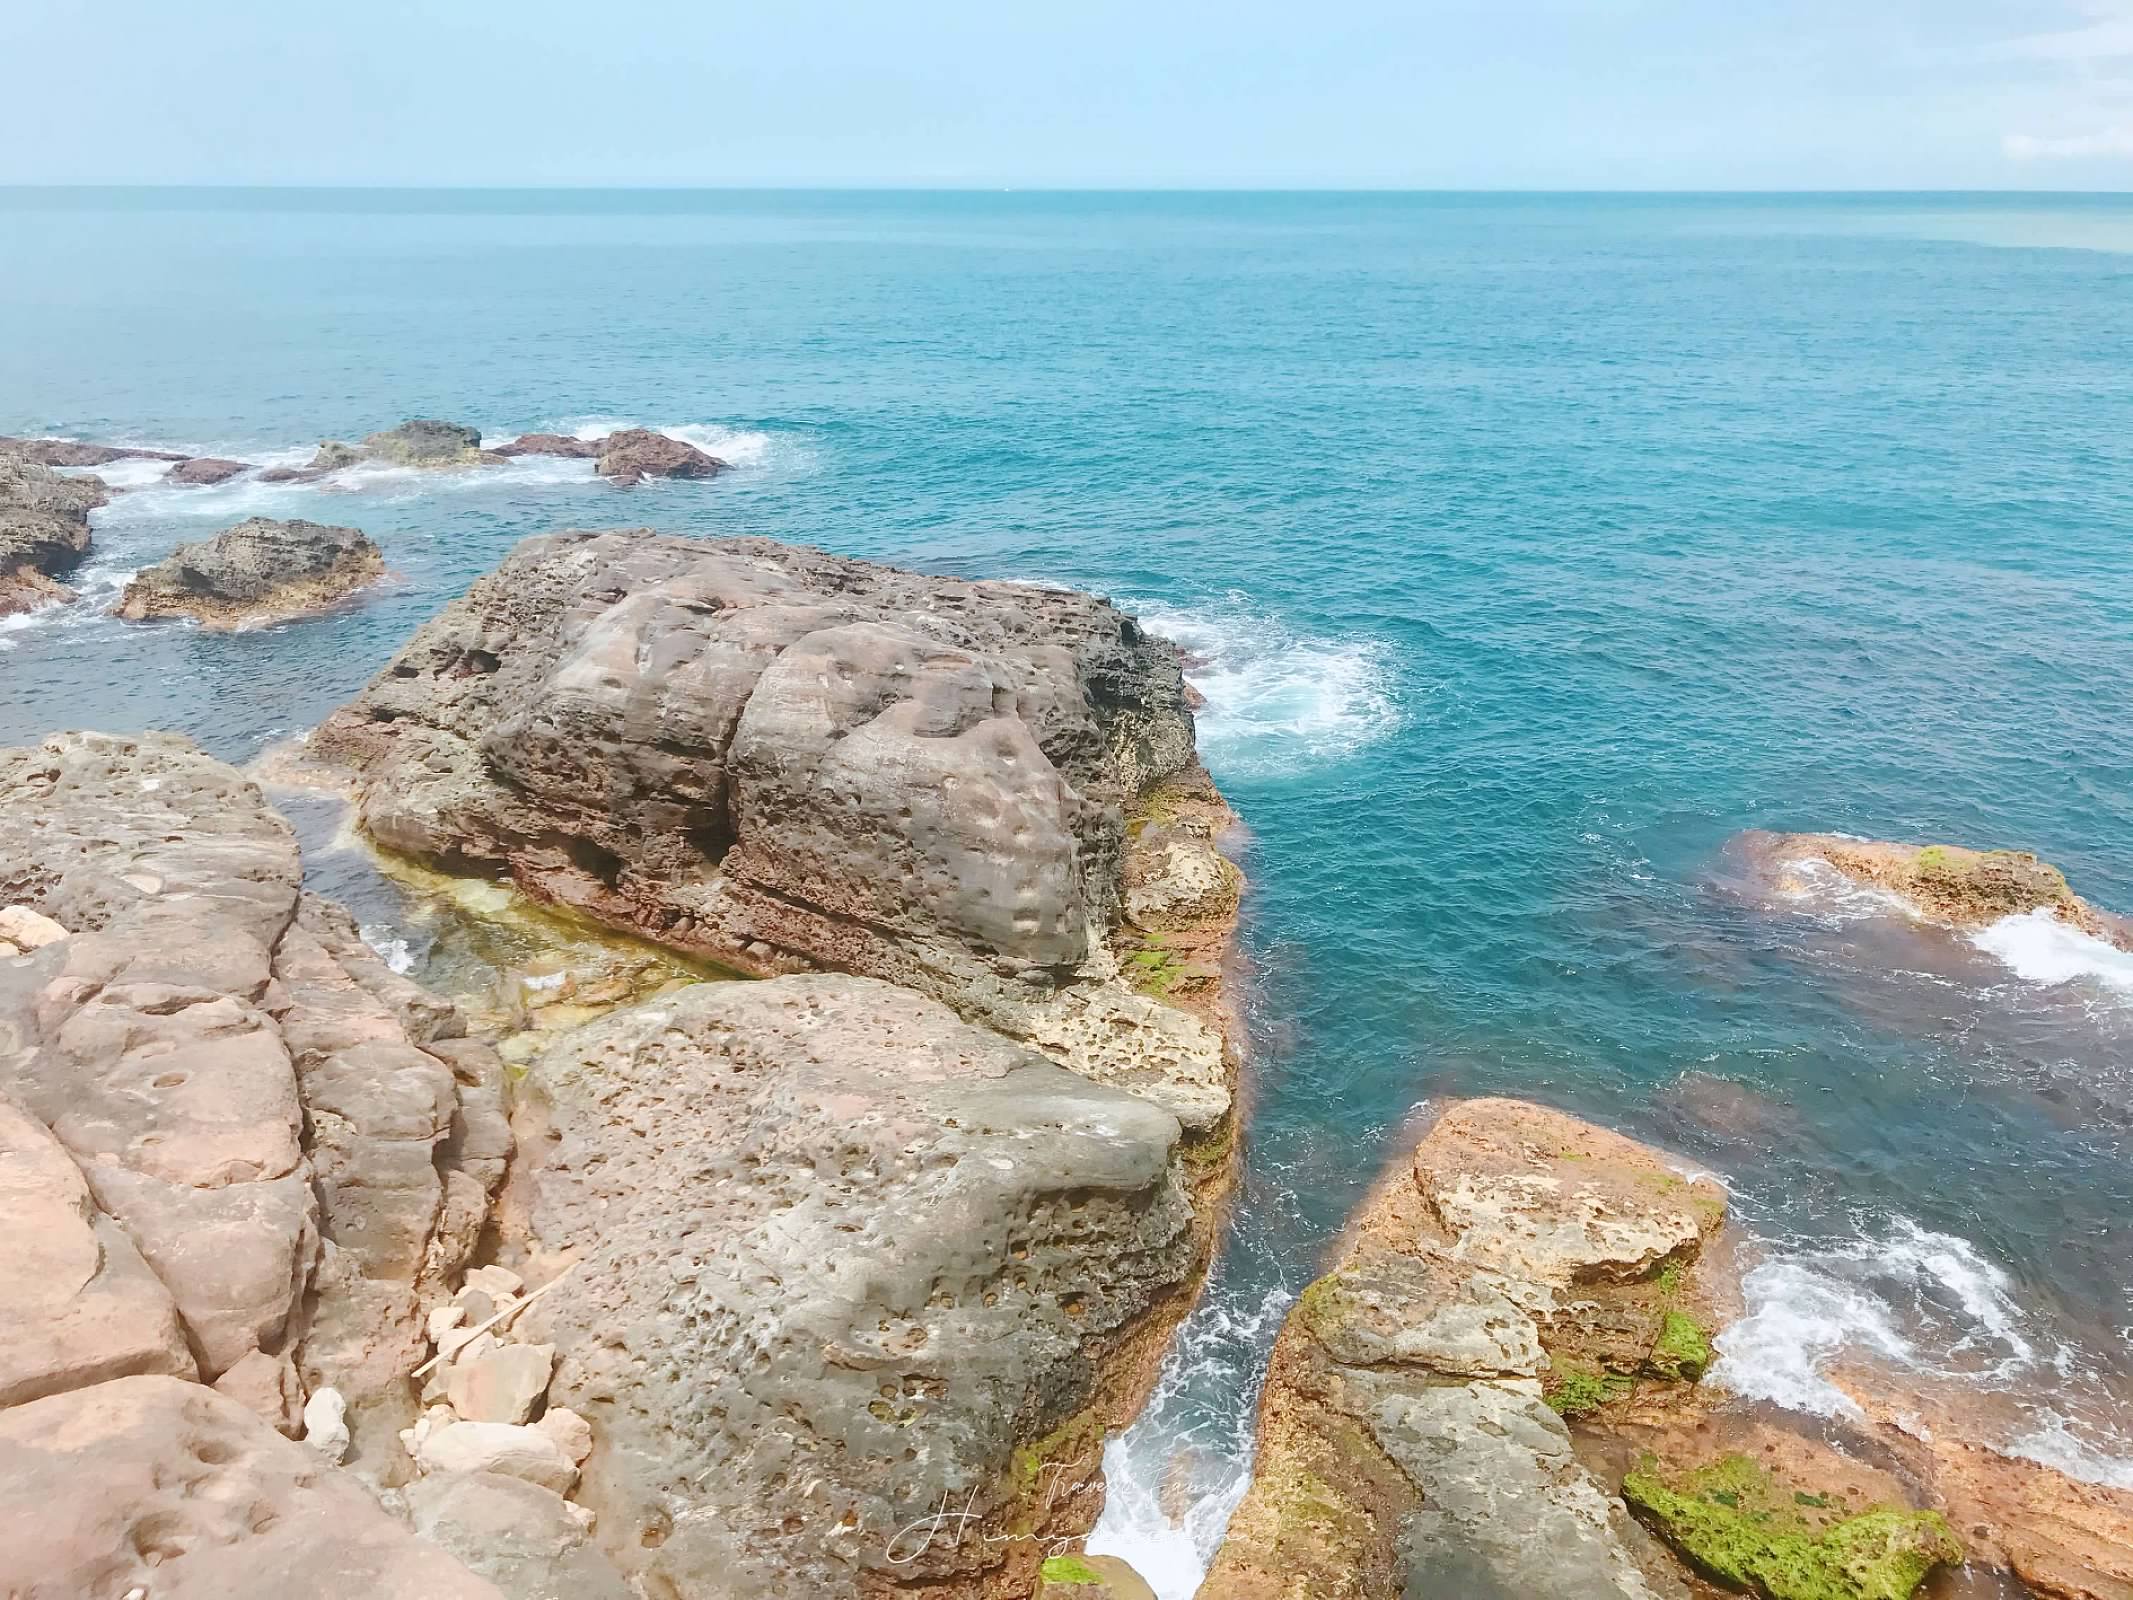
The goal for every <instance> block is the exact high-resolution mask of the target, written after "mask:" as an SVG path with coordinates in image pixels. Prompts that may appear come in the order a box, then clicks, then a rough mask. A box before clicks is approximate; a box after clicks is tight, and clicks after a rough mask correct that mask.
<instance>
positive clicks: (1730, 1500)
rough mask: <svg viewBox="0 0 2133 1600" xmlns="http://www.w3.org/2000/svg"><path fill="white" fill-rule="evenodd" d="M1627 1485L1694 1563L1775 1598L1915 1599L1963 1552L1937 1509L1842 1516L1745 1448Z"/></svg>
mask: <svg viewBox="0 0 2133 1600" xmlns="http://www.w3.org/2000/svg"><path fill="white" fill-rule="evenodd" d="M1622 1494H1623V1497H1624V1498H1625V1499H1627V1500H1628V1501H1629V1503H1630V1505H1632V1506H1633V1507H1635V1508H1636V1509H1637V1510H1638V1511H1639V1512H1641V1513H1643V1515H1644V1517H1645V1519H1646V1520H1647V1521H1648V1522H1650V1523H1651V1524H1652V1525H1653V1526H1654V1527H1655V1528H1656V1529H1657V1530H1658V1531H1659V1533H1660V1534H1661V1535H1662V1536H1663V1537H1664V1538H1665V1539H1666V1540H1667V1542H1668V1543H1669V1544H1671V1545H1673V1546H1674V1548H1675V1549H1677V1550H1679V1551H1680V1552H1681V1554H1682V1555H1683V1556H1684V1557H1686V1558H1687V1559H1688V1560H1689V1562H1690V1563H1691V1564H1692V1565H1694V1566H1695V1567H1696V1568H1697V1569H1698V1570H1699V1571H1702V1572H1704V1573H1706V1574H1708V1575H1709V1576H1711V1577H1712V1578H1715V1579H1717V1580H1718V1581H1719V1582H1721V1583H1727V1584H1731V1585H1733V1586H1734V1587H1736V1588H1740V1589H1744V1590H1746V1591H1748V1592H1749V1593H1751V1594H1757V1595H1762V1596H1765V1597H1767V1600H1910V1596H1911V1595H1913V1594H1914V1593H1916V1592H1917V1589H1918V1586H1919V1585H1920V1584H1921V1583H1923V1582H1925V1580H1926V1576H1927V1574H1929V1573H1930V1572H1931V1571H1932V1570H1933V1569H1934V1568H1935V1567H1936V1566H1939V1565H1940V1564H1942V1563H1943V1562H1946V1563H1949V1564H1953V1563H1956V1562H1959V1561H1961V1560H1962V1559H1963V1550H1962V1546H1961V1545H1960V1544H1958V1543H1957V1542H1956V1539H1955V1535H1954V1534H1953V1533H1952V1532H1950V1531H1949V1528H1948V1522H1947V1519H1946V1518H1945V1517H1943V1516H1942V1515H1941V1514H1940V1513H1939V1512H1937V1511H1911V1510H1906V1509H1902V1508H1891V1507H1877V1508H1874V1509H1870V1510H1867V1511H1863V1512H1860V1513H1858V1514H1857V1515H1855V1516H1844V1515H1842V1508H1841V1507H1833V1506H1832V1505H1831V1504H1830V1502H1829V1499H1828V1497H1826V1496H1823V1495H1819V1494H1811V1493H1806V1492H1788V1491H1787V1490H1786V1489H1785V1488H1784V1487H1783V1486H1781V1485H1780V1484H1779V1483H1778V1482H1777V1481H1776V1480H1775V1479H1773V1478H1772V1477H1771V1476H1770V1474H1769V1473H1767V1472H1765V1471H1764V1470H1763V1469H1762V1468H1761V1467H1759V1466H1757V1465H1756V1464H1755V1463H1754V1462H1753V1461H1751V1460H1750V1459H1749V1458H1748V1457H1747V1456H1745V1455H1730V1456H1726V1457H1723V1458H1722V1459H1720V1460H1718V1461H1716V1462H1713V1463H1712V1464H1711V1465H1709V1466H1707V1467H1701V1468H1698V1469H1697V1470H1695V1471H1693V1472H1690V1473H1687V1474H1685V1475H1683V1476H1681V1477H1680V1478H1678V1479H1677V1480H1675V1482H1673V1483H1669V1482H1668V1481H1667V1479H1666V1477H1665V1476H1664V1475H1663V1474H1661V1473H1660V1472H1659V1471H1658V1470H1657V1469H1656V1465H1655V1464H1653V1465H1648V1466H1646V1467H1644V1468H1642V1469H1640V1470H1638V1471H1636V1472H1632V1473H1630V1474H1629V1475H1628V1476H1627V1477H1626V1478H1624V1480H1623V1483H1622Z"/></svg>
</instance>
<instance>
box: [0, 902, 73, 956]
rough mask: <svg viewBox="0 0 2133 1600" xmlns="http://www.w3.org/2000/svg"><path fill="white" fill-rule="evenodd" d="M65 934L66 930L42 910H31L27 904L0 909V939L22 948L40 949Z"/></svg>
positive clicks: (56, 941) (64, 936) (53, 942)
mask: <svg viewBox="0 0 2133 1600" xmlns="http://www.w3.org/2000/svg"><path fill="white" fill-rule="evenodd" d="M66 936H67V930H66V929H65V928H62V927H61V926H60V925H59V924H58V923H56V922H54V921H53V920H52V919H51V918H50V917H48V916H46V915H45V914H44V913H43V912H42V911H33V910H31V909H30V908H29V907H28V906H8V907H6V908H5V909H4V910H0V939H5V940H7V941H8V942H9V943H10V944H14V945H18V946H20V947H21V948H22V949H24V950H42V949H43V948H44V947H45V946H46V945H48V944H57V943H58V942H59V941H60V940H61V939H64V938H66Z"/></svg>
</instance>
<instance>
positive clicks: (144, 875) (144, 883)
mask: <svg viewBox="0 0 2133 1600" xmlns="http://www.w3.org/2000/svg"><path fill="white" fill-rule="evenodd" d="M119 882H120V883H130V884H132V885H133V886H134V887H135V888H136V889H138V890H140V891H141V893H143V894H161V893H162V892H163V880H162V879H161V878H159V877H157V876H156V875H155V874H154V873H152V872H122V873H120V874H119Z"/></svg>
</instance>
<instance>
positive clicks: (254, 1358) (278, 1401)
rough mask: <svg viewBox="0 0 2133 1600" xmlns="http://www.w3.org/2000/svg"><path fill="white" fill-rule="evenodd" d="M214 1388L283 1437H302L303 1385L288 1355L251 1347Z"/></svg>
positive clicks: (216, 1382)
mask: <svg viewBox="0 0 2133 1600" xmlns="http://www.w3.org/2000/svg"><path fill="white" fill-rule="evenodd" d="M215 1389H216V1391H217V1392H218V1393H220V1394H224V1395H227V1396H228V1397H229V1398H230V1399H232V1400H234V1401H236V1402H237V1403H238V1404H239V1405H241V1406H243V1407H244V1408H245V1410H247V1411H249V1412H251V1413H252V1415H253V1416H255V1417H258V1418H259V1419H260V1420H261V1421H262V1422H264V1423H266V1425H267V1426H268V1427H270V1428H272V1429H273V1430H274V1431H275V1432H276V1433H279V1434H281V1435H282V1436H283V1437H284V1438H288V1439H300V1438H302V1437H303V1433H304V1386H303V1383H302V1381H301V1380H300V1379H299V1378H298V1377H297V1376H296V1368H295V1366H294V1365H293V1364H292V1363H291V1362H290V1360H289V1358H288V1357H287V1356H270V1355H268V1354H267V1353H266V1352H265V1351H264V1350H254V1351H253V1352H252V1353H251V1354H250V1355H248V1356H246V1357H244V1358H243V1359H242V1360H240V1361H239V1362H238V1363H237V1364H236V1365H235V1366H233V1367H231V1368H230V1370H229V1371H227V1372H225V1373H224V1374H223V1375H222V1376H221V1377H219V1378H217V1379H216V1380H215Z"/></svg>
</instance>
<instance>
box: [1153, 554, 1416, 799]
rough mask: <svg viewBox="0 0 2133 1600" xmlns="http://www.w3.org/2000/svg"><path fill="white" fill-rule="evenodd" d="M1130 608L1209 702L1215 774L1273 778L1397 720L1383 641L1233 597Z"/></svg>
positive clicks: (1206, 713)
mask: <svg viewBox="0 0 2133 1600" xmlns="http://www.w3.org/2000/svg"><path fill="white" fill-rule="evenodd" d="M1134 609H1135V610H1136V611H1137V613H1138V615H1139V618H1140V621H1141V623H1142V625H1143V626H1144V627H1146V628H1147V629H1148V630H1149V631H1150V632H1152V633H1157V634H1161V635H1162V636H1163V637H1165V638H1167V639H1170V640H1171V641H1173V642H1174V643H1176V644H1177V645H1178V646H1179V647H1180V648H1181V649H1182V650H1184V651H1185V653H1186V656H1187V658H1188V665H1187V666H1186V669H1185V677H1186V681H1188V682H1189V683H1191V684H1192V686H1193V687H1194V688H1195V689H1197V690H1199V691H1200V693H1201V694H1202V695H1203V696H1205V697H1206V701H1207V704H1206V705H1205V706H1204V707H1203V708H1202V709H1201V710H1200V712H1199V714H1198V722H1199V745H1200V753H1201V755H1202V756H1203V757H1204V758H1205V759H1206V761H1207V764H1208V766H1209V767H1210V768H1211V769H1213V770H1214V772H1215V773H1216V775H1217V776H1225V775H1241V776H1276V777H1279V776H1287V775H1289V774H1291V773H1294V772H1299V771H1302V770H1305V769H1307V768H1310V767H1315V766H1322V765H1326V764H1328V763H1331V762H1336V761H1341V760H1344V759H1346V758H1347V757H1349V756H1352V755H1354V754H1356V753H1357V752H1358V751H1360V750H1362V749H1364V748H1366V747H1367V746H1370V745H1372V744H1375V743H1377V742H1378V741H1379V740H1381V739H1383V738H1385V737H1386V736H1387V735H1388V734H1391V733H1392V732H1394V731H1395V730H1396V729H1398V728H1399V726H1400V725H1401V723H1402V722H1403V721H1404V716H1403V713H1402V711H1401V707H1400V702H1399V698H1398V695H1397V693H1396V691H1395V681H1394V673H1393V665H1392V652H1391V651H1390V650H1389V649H1388V648H1387V647H1386V646H1385V644H1384V643H1383V642H1382V641H1380V640H1375V639H1326V638H1315V637H1311V636H1309V635H1303V634H1299V633H1297V632H1295V631H1294V630H1293V629H1291V628H1289V627H1288V626H1287V625H1286V624H1284V623H1283V622H1282V621H1281V620H1280V619H1279V618H1276V617H1273V616H1269V615H1267V614H1266V613H1264V612H1260V611H1256V610H1254V609H1252V608H1251V607H1250V606H1248V605H1247V604H1245V603H1244V602H1243V599H1242V597H1241V596H1236V595H1232V596H1231V597H1230V598H1229V600H1228V601H1227V602H1225V603H1224V604H1222V605H1219V606H1214V607H1209V608H1205V609H1202V608H1190V609H1187V608H1180V607H1173V606H1169V605H1164V604H1160V603H1150V604H1144V605H1139V606H1137V607H1135V608H1134Z"/></svg>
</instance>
